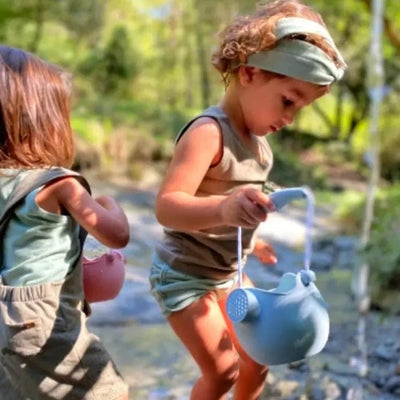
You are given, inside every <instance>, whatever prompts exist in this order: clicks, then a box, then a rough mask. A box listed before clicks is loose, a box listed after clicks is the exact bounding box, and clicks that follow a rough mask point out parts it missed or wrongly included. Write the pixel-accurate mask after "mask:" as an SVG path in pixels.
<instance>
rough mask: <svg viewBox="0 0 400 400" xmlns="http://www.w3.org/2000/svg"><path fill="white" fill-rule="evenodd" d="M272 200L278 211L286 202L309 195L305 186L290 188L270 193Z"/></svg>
mask: <svg viewBox="0 0 400 400" xmlns="http://www.w3.org/2000/svg"><path fill="white" fill-rule="evenodd" d="M269 197H270V199H271V201H272V202H273V203H274V206H275V209H276V211H279V210H280V209H281V208H282V207H284V206H285V205H286V204H288V203H290V202H291V201H294V200H299V199H303V198H306V197H307V193H306V190H305V189H304V188H289V189H282V190H278V191H276V192H273V193H272V194H270V195H269Z"/></svg>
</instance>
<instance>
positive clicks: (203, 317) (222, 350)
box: [150, 0, 345, 400]
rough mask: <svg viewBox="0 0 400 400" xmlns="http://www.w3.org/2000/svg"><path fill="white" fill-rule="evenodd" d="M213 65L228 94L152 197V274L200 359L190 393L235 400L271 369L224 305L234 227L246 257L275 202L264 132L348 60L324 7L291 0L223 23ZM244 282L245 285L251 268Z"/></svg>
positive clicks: (183, 137) (319, 90)
mask: <svg viewBox="0 0 400 400" xmlns="http://www.w3.org/2000/svg"><path fill="white" fill-rule="evenodd" d="M212 63H213V65H214V67H216V69H217V70H218V71H219V72H220V73H221V74H222V76H223V78H224V81H225V84H226V92H225V94H224V96H223V97H222V99H221V101H220V103H219V104H218V105H214V106H211V107H209V108H208V109H207V110H205V111H204V112H203V113H201V114H200V115H198V116H196V117H195V118H194V119H192V120H191V121H190V122H189V123H188V124H187V125H186V126H185V127H184V128H183V129H182V131H181V132H180V133H179V134H178V137H177V141H176V147H175V152H174V155H173V158H172V161H171V164H170V166H169V169H168V171H167V173H166V177H165V179H164V182H163V183H162V186H161V188H160V191H159V193H158V197H157V202H156V213H157V217H158V220H159V221H160V222H161V224H163V225H164V226H165V227H166V229H165V234H164V238H163V239H162V240H161V241H160V243H159V244H158V245H157V247H156V253H155V255H154V262H153V266H152V270H151V275H150V281H151V285H152V292H153V294H154V296H155V298H156V299H157V300H158V302H159V304H160V306H161V308H162V310H163V312H164V314H165V315H166V317H167V318H168V322H169V323H170V325H171V327H172V328H173V330H174V331H175V333H176V334H177V336H178V337H179V339H180V340H181V341H182V342H183V344H184V345H185V346H186V347H187V349H188V350H189V352H190V354H191V355H192V356H193V358H194V359H195V361H196V362H197V364H198V366H199V368H200V372H201V377H200V378H199V379H198V380H197V382H196V383H195V385H194V387H193V389H192V393H191V399H193V400H204V399H207V400H221V399H225V398H226V395H227V393H228V392H229V390H230V389H231V388H232V387H234V397H233V398H234V399H235V400H254V399H257V398H259V396H260V394H261V392H262V390H263V387H264V384H265V378H266V375H267V372H268V367H267V366H264V365H259V364H258V363H257V362H255V361H254V360H252V359H251V358H250V357H249V356H248V355H247V354H246V353H245V352H244V351H243V349H242V348H241V346H240V343H239V342H238V340H237V338H236V337H235V334H234V331H233V327H232V324H231V322H230V321H229V319H228V318H227V316H226V311H225V303H226V299H227V296H228V294H229V293H230V291H232V289H233V288H234V287H235V285H236V284H237V282H236V276H237V268H238V263H237V240H236V238H237V236H236V235H237V227H239V226H241V227H243V236H242V245H243V254H244V256H243V260H242V263H243V264H244V262H245V258H246V256H247V255H248V254H250V253H251V252H252V251H253V250H254V249H255V241H256V229H257V227H258V225H259V224H260V223H261V222H264V221H265V220H266V218H267V211H266V210H267V209H269V208H271V207H273V206H272V205H271V203H270V200H269V198H268V196H267V195H266V194H264V193H263V192H262V187H263V184H264V182H265V181H266V180H267V177H268V173H269V171H270V170H271V168H272V152H271V149H270V147H269V145H268V142H267V140H266V138H265V136H267V135H268V134H272V133H274V132H276V131H279V130H280V129H282V128H283V127H284V126H286V125H289V124H290V123H291V122H292V121H293V119H294V117H295V115H296V113H297V112H298V111H299V110H300V109H302V108H303V107H305V106H307V105H309V104H310V103H312V102H313V101H315V100H316V99H318V98H319V97H321V96H323V95H325V94H326V93H327V92H328V91H329V88H330V86H331V84H333V83H334V82H335V81H337V80H339V79H340V78H341V77H342V75H343V72H344V69H345V64H344V62H343V60H342V57H341V55H340V53H339V51H338V50H337V49H336V46H335V44H334V42H333V40H332V38H331V36H330V34H329V33H328V31H327V29H326V27H325V25H324V23H323V21H322V18H321V16H320V15H319V14H318V13H316V12H315V11H313V10H312V9H311V8H310V7H308V6H306V5H304V4H303V3H302V2H301V1H297V0H286V1H285V0H278V1H273V2H269V3H263V4H261V5H260V6H259V7H258V8H257V10H256V11H255V12H254V13H253V14H251V15H245V16H241V17H238V18H236V19H235V20H234V21H233V22H232V23H231V24H230V25H228V26H227V27H226V29H225V30H224V31H223V32H222V33H221V43H220V45H219V47H218V49H217V50H216V51H215V53H214V54H213V57H212ZM261 250H262V248H261ZM256 251H257V252H258V253H260V248H258V249H256ZM264 251H267V252H269V253H270V252H271V249H269V248H268V247H265V248H264ZM243 282H244V283H245V284H246V285H248V286H252V283H251V281H250V279H249V278H248V277H247V276H244V278H243Z"/></svg>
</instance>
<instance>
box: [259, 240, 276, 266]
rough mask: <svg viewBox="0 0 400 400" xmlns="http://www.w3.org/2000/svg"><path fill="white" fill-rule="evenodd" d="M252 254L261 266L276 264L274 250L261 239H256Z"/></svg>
mask: <svg viewBox="0 0 400 400" xmlns="http://www.w3.org/2000/svg"><path fill="white" fill-rule="evenodd" d="M253 254H254V255H255V256H256V257H257V258H258V260H259V261H260V262H261V263H263V264H276V263H277V262H278V259H277V257H276V253H275V250H274V248H273V247H272V246H271V245H270V244H269V243H267V242H265V241H264V240H262V239H256V244H255V246H254V250H253Z"/></svg>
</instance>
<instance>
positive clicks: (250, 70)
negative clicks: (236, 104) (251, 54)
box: [238, 65, 260, 86]
mask: <svg viewBox="0 0 400 400" xmlns="http://www.w3.org/2000/svg"><path fill="white" fill-rule="evenodd" d="M258 71H260V69H258V68H255V67H250V66H248V65H242V66H240V67H239V71H238V77H239V82H240V83H241V84H242V85H243V86H247V85H248V84H249V83H251V82H252V81H253V80H254V76H255V74H257V72H258Z"/></svg>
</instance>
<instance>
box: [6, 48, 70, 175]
mask: <svg viewBox="0 0 400 400" xmlns="http://www.w3.org/2000/svg"><path fill="white" fill-rule="evenodd" d="M68 78H69V77H68V74H67V73H65V72H63V71H62V70H61V69H60V68H58V67H57V66H55V65H52V64H49V63H47V62H45V61H43V60H41V59H40V58H39V57H37V56H35V55H34V54H31V53H28V52H26V51H24V50H21V49H16V48H13V47H8V46H0V167H1V168H8V167H13V168H34V167H45V166H63V167H70V166H71V165H72V162H73V157H74V149H73V135H72V131H71V124H70V85H69V83H68V81H67V79H68Z"/></svg>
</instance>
